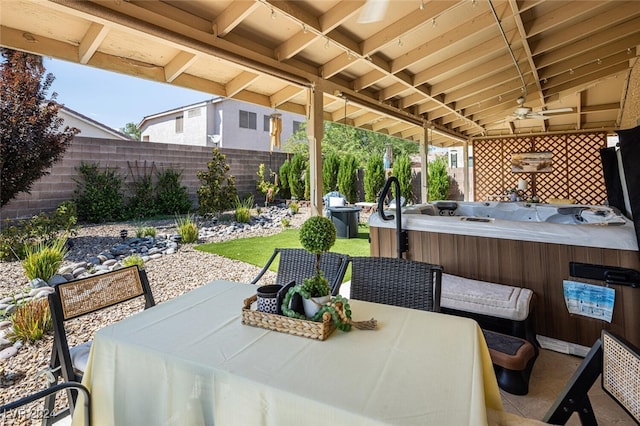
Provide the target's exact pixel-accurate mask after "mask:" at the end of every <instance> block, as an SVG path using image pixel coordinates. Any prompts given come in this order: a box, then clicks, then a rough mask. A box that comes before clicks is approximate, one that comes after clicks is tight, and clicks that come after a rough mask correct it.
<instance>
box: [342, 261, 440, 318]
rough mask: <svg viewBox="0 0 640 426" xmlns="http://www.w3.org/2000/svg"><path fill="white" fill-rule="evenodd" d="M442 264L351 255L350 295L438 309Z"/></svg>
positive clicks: (381, 301)
mask: <svg viewBox="0 0 640 426" xmlns="http://www.w3.org/2000/svg"><path fill="white" fill-rule="evenodd" d="M441 283H442V266H440V265H433V264H430V263H425V262H416V261H412V260H406V259H397V258H389V257H352V258H351V296H350V297H351V298H352V299H357V300H364V301H367V302H376V303H384V304H387V305H394V306H402V307H405V308H412V309H420V310H423V311H432V312H440V295H441V286H442V284H441Z"/></svg>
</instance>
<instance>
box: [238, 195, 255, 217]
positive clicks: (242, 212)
mask: <svg viewBox="0 0 640 426" xmlns="http://www.w3.org/2000/svg"><path fill="white" fill-rule="evenodd" d="M252 206H253V196H252V195H249V196H248V197H245V198H244V199H243V200H240V198H238V197H236V203H235V208H236V210H235V213H234V218H235V220H236V222H240V223H249V221H250V220H251V207H252Z"/></svg>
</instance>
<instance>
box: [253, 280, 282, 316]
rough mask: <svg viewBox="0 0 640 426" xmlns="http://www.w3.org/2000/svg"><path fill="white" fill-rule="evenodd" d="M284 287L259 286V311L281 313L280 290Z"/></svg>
mask: <svg viewBox="0 0 640 426" xmlns="http://www.w3.org/2000/svg"><path fill="white" fill-rule="evenodd" d="M281 289H282V286H281V285H278V284H272V285H263V286H261V287H258V311H260V312H266V313H268V314H278V313H280V300H281V299H280V298H279V297H278V292H279V291H280V290H281Z"/></svg>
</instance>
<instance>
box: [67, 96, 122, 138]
mask: <svg viewBox="0 0 640 426" xmlns="http://www.w3.org/2000/svg"><path fill="white" fill-rule="evenodd" d="M60 110H61V111H62V112H63V113H65V114H67V115H69V116H71V117H73V118H75V119H76V120H79V121H80V122H83V123H86V124H87V125H88V126H90V127H94V128H97V129H99V130H101V131H103V132H106V133H108V134H110V135H112V136H113V137H114V138H115V139H123V140H133V139H132V138H131V137H130V136H129V135H127V134H125V133H122V132H120V131H118V130H115V129H112V128H111V127H109V126H106V125H104V124H102V123H100V122H98V121H96V120H94V119H92V118H89V117H87V116H86V115H83V114H80V113H79V112H77V111H74V110H72V109H71V108H69V107H66V106H64V105H61V107H60ZM80 130H82V129H80ZM80 136H83V135H82V133H80Z"/></svg>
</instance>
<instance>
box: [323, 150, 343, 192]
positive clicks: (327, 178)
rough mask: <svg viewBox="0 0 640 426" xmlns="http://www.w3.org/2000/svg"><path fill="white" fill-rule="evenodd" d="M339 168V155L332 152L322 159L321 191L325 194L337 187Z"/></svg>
mask: <svg viewBox="0 0 640 426" xmlns="http://www.w3.org/2000/svg"><path fill="white" fill-rule="evenodd" d="M339 170H340V157H339V156H338V154H336V153H335V152H332V153H330V154H329V155H327V157H326V158H325V159H324V160H323V161H322V192H324V193H325V194H326V193H327V192H331V191H335V190H336V189H337V188H338V171H339Z"/></svg>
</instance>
